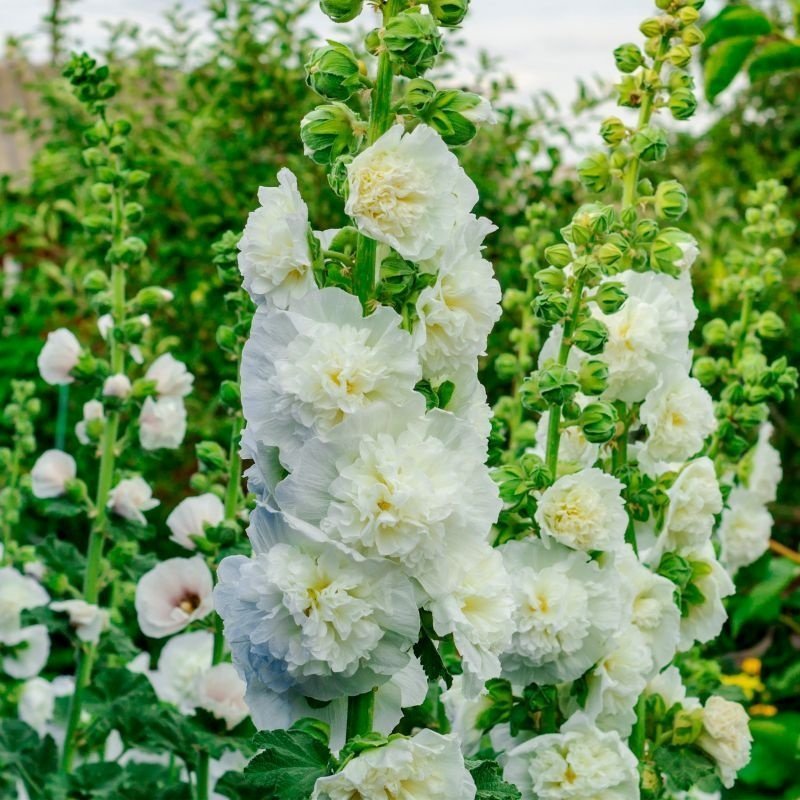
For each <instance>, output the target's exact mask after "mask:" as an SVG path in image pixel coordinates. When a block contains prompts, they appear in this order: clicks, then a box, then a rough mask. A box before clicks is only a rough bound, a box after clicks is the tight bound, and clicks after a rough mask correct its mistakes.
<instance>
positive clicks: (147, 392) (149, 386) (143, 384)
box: [131, 378, 158, 400]
mask: <svg viewBox="0 0 800 800" xmlns="http://www.w3.org/2000/svg"><path fill="white" fill-rule="evenodd" d="M157 393H158V384H157V383H156V381H154V380H150V379H148V378H138V379H137V380H135V381H134V382H133V386H132V387H131V397H132V398H134V399H136V400H143V399H144V398H145V397H152V396H153V395H155V394H157Z"/></svg>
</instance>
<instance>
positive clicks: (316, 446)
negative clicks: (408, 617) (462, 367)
mask: <svg viewBox="0 0 800 800" xmlns="http://www.w3.org/2000/svg"><path fill="white" fill-rule="evenodd" d="M485 457H486V442H485V440H484V439H483V438H481V436H480V435H478V434H477V433H476V432H475V431H474V430H473V429H472V428H471V427H470V426H469V425H468V424H466V423H465V422H463V421H461V420H459V419H457V418H456V417H455V416H453V415H452V414H449V413H447V412H445V411H441V410H439V409H434V410H432V411H430V412H428V413H427V414H426V413H425V401H424V399H423V398H422V396H421V395H419V394H416V395H415V396H414V397H412V398H410V400H409V402H408V403H407V404H406V405H405V406H404V407H403V408H402V409H390V408H386V407H381V406H373V407H370V408H368V409H365V410H364V411H362V412H360V413H359V414H355V415H353V416H352V417H350V419H348V420H347V421H346V422H344V423H342V425H340V426H338V427H337V429H336V430H335V431H332V432H331V434H330V436H329V441H328V442H324V443H323V442H321V441H320V440H318V439H312V440H310V441H309V442H308V443H306V445H305V446H304V447H303V449H302V451H301V452H300V454H299V456H298V460H297V466H296V469H295V471H294V472H293V473H292V474H291V475H289V476H288V477H287V478H285V479H284V480H283V481H281V483H279V484H278V486H277V487H276V489H275V497H276V499H277V503H278V505H279V507H280V508H281V509H283V510H284V511H285V512H286V513H287V514H290V515H292V516H293V517H296V518H299V519H302V520H305V521H306V522H309V523H311V524H313V525H317V526H319V527H320V528H321V530H322V531H323V532H324V533H325V534H326V535H327V536H329V537H330V538H331V539H334V540H336V541H340V542H343V543H345V544H346V545H348V546H350V547H353V548H354V549H356V550H358V551H359V552H361V553H363V554H364V555H370V556H382V557H384V558H391V559H393V560H395V561H397V562H399V563H401V564H402V565H403V566H404V567H405V568H406V569H407V570H408V571H409V573H410V574H412V575H414V576H415V577H420V576H421V574H422V571H425V570H429V569H431V568H432V567H433V566H434V565H435V562H436V559H437V558H438V557H439V556H440V555H441V554H442V553H443V552H444V551H445V550H446V549H447V548H448V546H452V547H459V548H464V547H466V546H467V543H468V542H469V541H470V540H473V541H478V540H480V541H486V540H487V539H488V536H489V533H490V529H491V526H492V524H493V523H494V522H495V520H496V519H497V515H498V513H499V511H500V498H499V496H498V492H497V487H496V485H495V484H494V481H492V479H491V478H490V476H489V473H488V470H487V469H486V466H485V464H484V460H485ZM448 543H449V544H448Z"/></svg>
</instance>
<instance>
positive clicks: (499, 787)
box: [466, 761, 522, 800]
mask: <svg viewBox="0 0 800 800" xmlns="http://www.w3.org/2000/svg"><path fill="white" fill-rule="evenodd" d="M466 767H467V769H468V770H469V771H470V774H471V775H472V779H473V780H474V781H475V788H476V789H477V790H478V791H477V794H476V795H475V800H519V798H520V797H521V796H522V795H521V794H520V793H519V790H518V789H517V788H516V787H515V786H513V785H512V784H510V783H506V782H505V781H504V780H503V770H502V768H501V767H500V766H499V765H498V764H497V762H495V761H467V762H466Z"/></svg>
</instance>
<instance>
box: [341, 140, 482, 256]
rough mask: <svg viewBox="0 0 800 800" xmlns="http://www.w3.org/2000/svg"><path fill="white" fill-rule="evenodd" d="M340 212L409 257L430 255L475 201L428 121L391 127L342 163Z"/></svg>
mask: <svg viewBox="0 0 800 800" xmlns="http://www.w3.org/2000/svg"><path fill="white" fill-rule="evenodd" d="M347 176H348V181H349V187H350V192H349V194H348V198H347V204H346V205H345V212H346V213H347V215H348V216H350V217H352V218H353V219H354V220H355V223H356V225H357V227H358V229H359V230H360V231H361V232H362V233H365V234H367V236H370V237H372V238H373V239H376V240H377V241H379V242H384V243H385V244H388V245H391V246H392V247H393V248H394V249H395V250H397V252H398V253H399V254H400V255H401V256H402V257H403V258H407V259H409V260H410V261H422V260H424V259H427V258H431V257H432V256H433V255H434V254H435V253H436V251H437V250H438V249H439V248H440V247H442V246H443V245H445V244H446V243H447V242H448V241H449V239H450V238H451V236H452V235H453V231H454V228H455V227H456V226H457V224H458V223H459V222H460V221H461V220H462V219H463V217H464V216H465V215H466V214H468V213H469V212H470V211H471V209H472V207H473V206H474V205H475V203H477V202H478V190H477V189H476V188H475V184H473V183H472V181H471V180H470V179H469V178H468V177H467V175H466V173H465V172H464V170H463V169H462V168H461V166H460V164H459V163H458V159H457V158H456V157H455V155H453V153H451V152H450V149H449V148H448V147H447V145H446V144H445V143H444V142H443V141H442V138H441V137H440V136H439V135H438V134H437V133H436V132H435V131H434V130H433V129H432V128H429V127H428V126H427V125H419V126H417V127H416V128H415V129H414V130H413V131H412V132H411V133H405V132H404V130H403V126H402V125H395V126H393V127H392V128H390V129H389V130H388V131H387V132H386V133H385V134H384V135H383V136H381V137H380V139H378V141H377V142H375V144H373V145H371V146H370V147H368V148H367V149H366V150H364V151H363V152H362V153H360V154H359V155H357V156H356V157H355V158H354V159H353V161H352V162H351V163H350V164H349V165H348V167H347Z"/></svg>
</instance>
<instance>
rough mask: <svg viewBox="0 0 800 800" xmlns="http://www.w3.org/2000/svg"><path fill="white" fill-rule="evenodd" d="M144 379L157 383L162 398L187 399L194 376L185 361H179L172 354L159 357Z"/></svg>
mask: <svg viewBox="0 0 800 800" xmlns="http://www.w3.org/2000/svg"><path fill="white" fill-rule="evenodd" d="M144 377H145V378H146V379H147V380H149V381H155V382H156V392H158V396H159V397H160V398H161V397H178V398H180V397H186V395H187V394H190V393H191V391H192V384H193V383H194V375H192V373H191V372H189V370H188V369H187V368H186V364H184V363H183V361H178V359H177V358H175V356H173V355H172V353H164V354H163V355H161V356H159V357H158V358H157V359H156V360H155V361H154V362H153V363H152V364H151V365H150V366H149V367H148V368H147V372H145V374H144Z"/></svg>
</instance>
